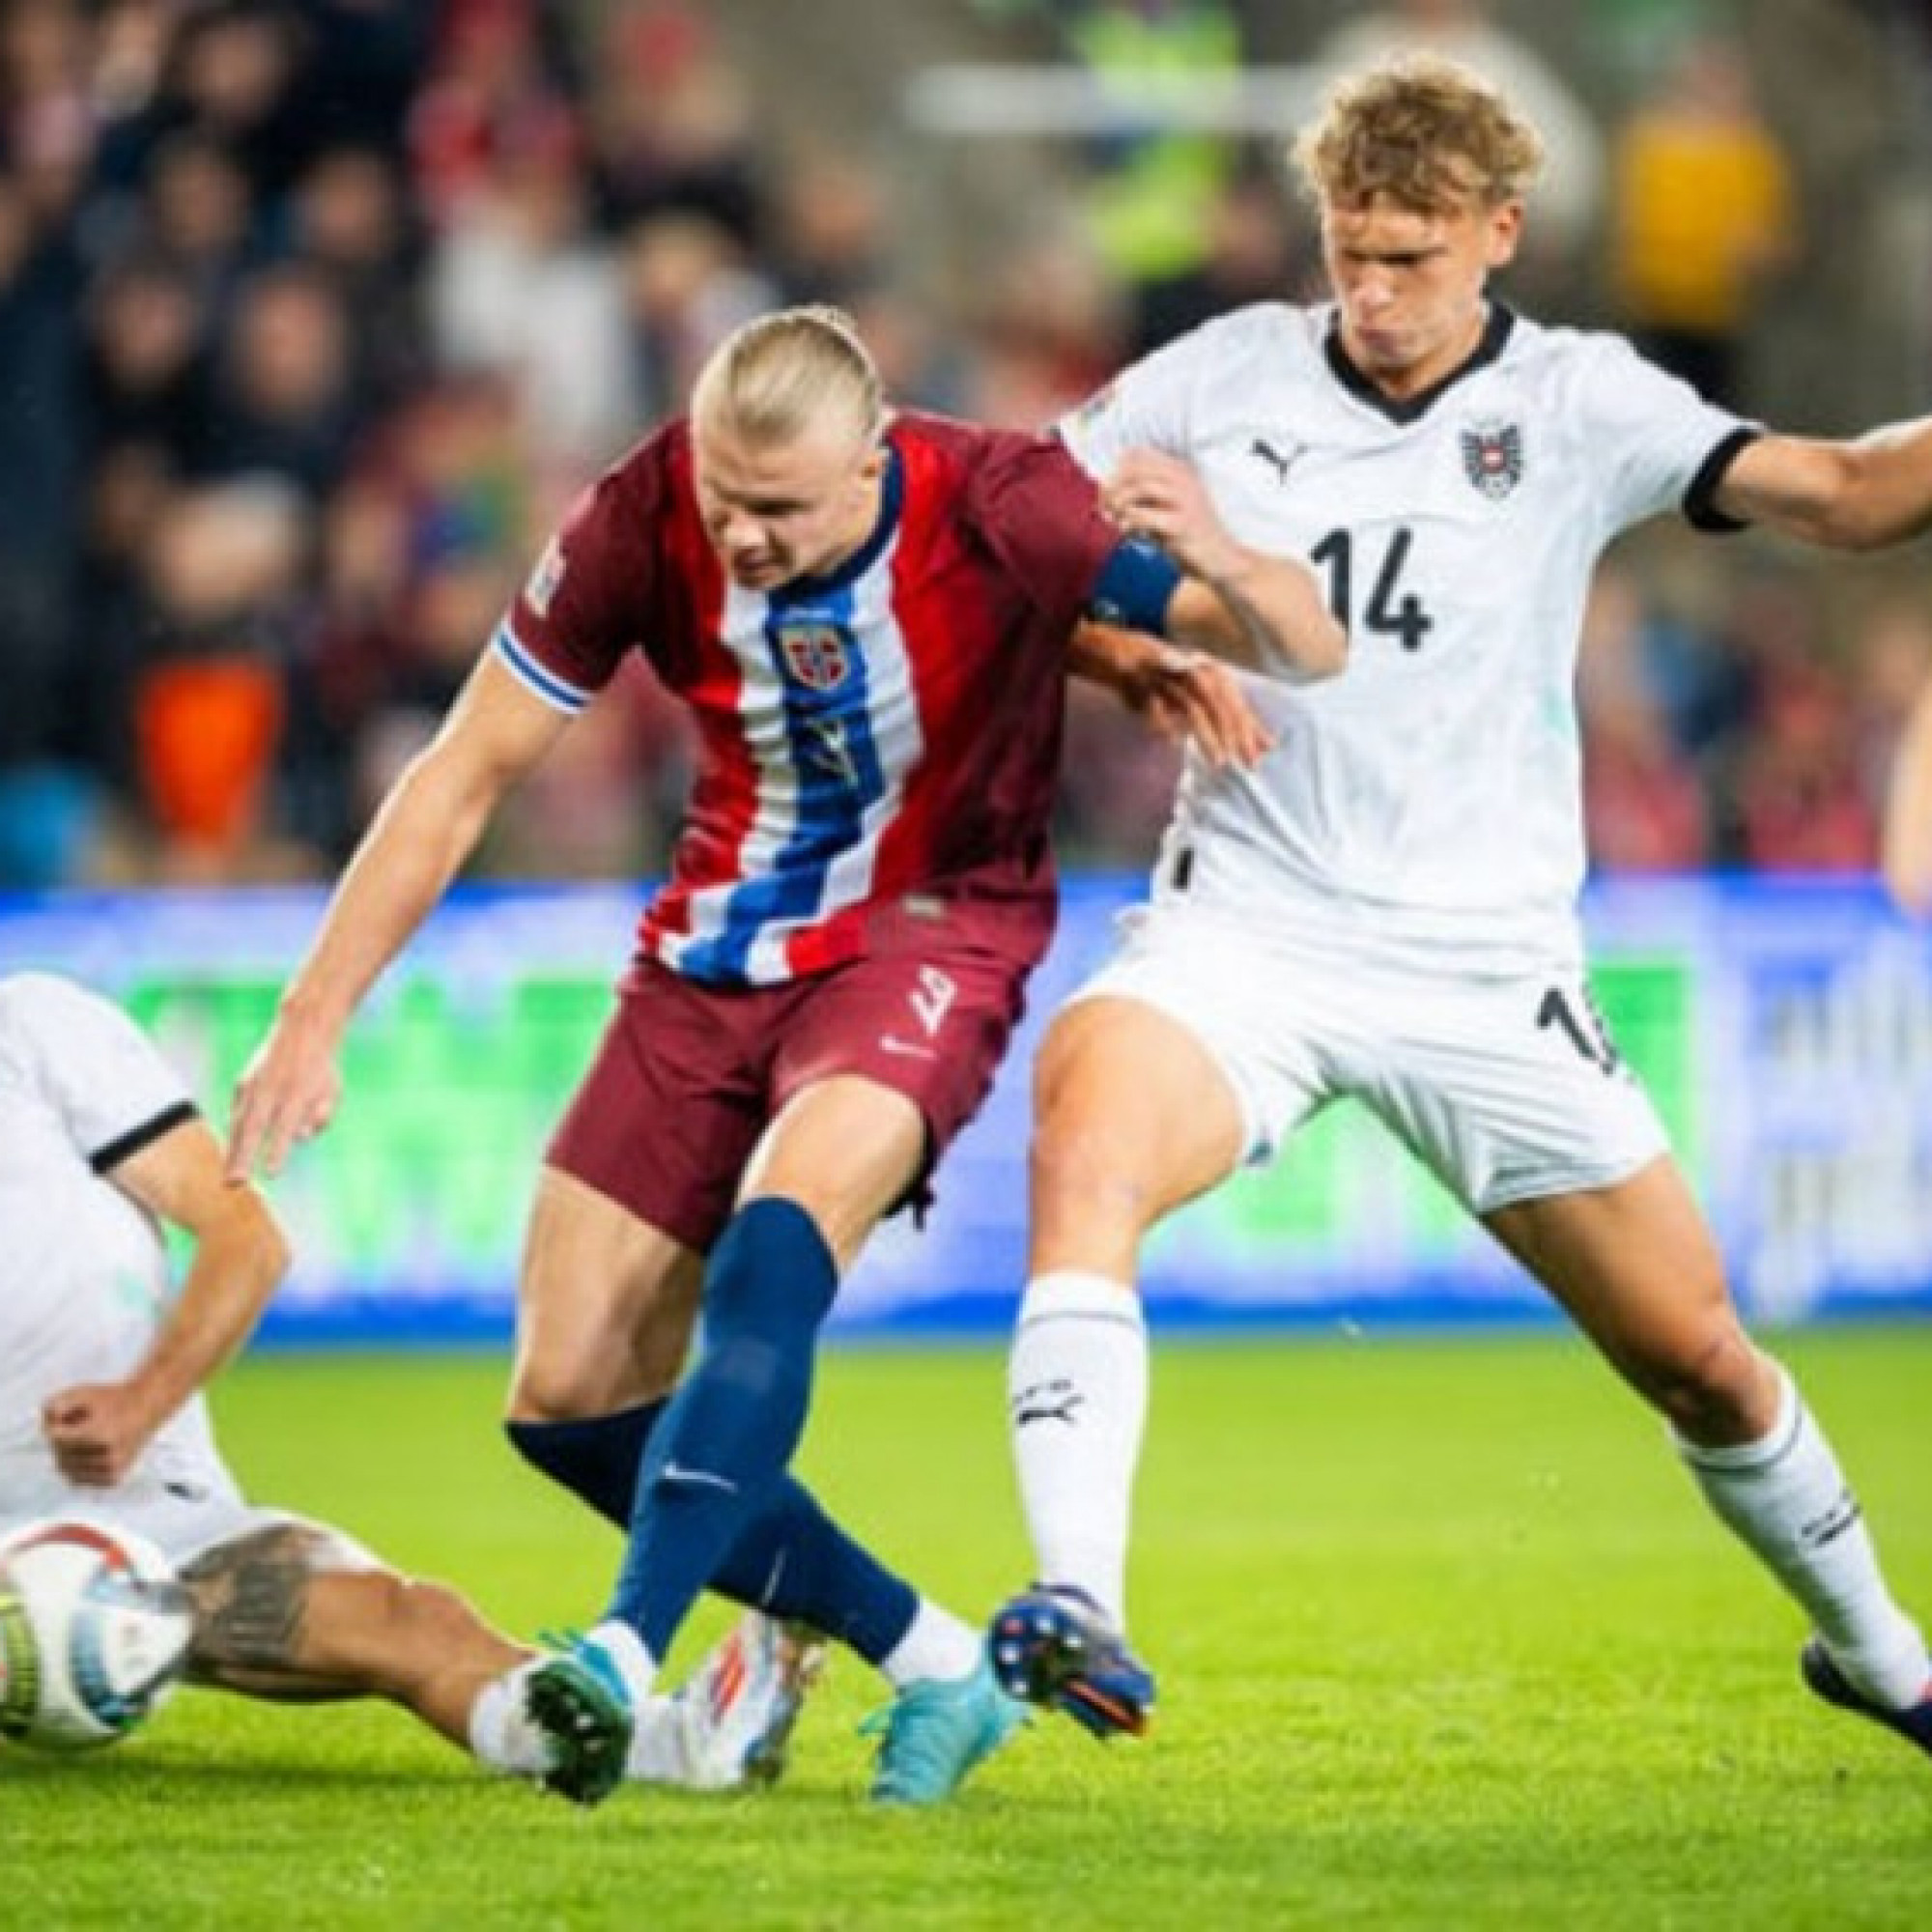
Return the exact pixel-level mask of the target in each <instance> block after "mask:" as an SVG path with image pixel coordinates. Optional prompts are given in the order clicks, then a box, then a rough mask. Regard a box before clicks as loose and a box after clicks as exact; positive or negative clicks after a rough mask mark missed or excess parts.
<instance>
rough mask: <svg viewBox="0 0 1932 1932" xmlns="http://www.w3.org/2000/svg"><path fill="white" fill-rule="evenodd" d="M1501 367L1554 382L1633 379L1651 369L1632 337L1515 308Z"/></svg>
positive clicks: (1533, 377)
mask: <svg viewBox="0 0 1932 1932" xmlns="http://www.w3.org/2000/svg"><path fill="white" fill-rule="evenodd" d="M1498 362H1499V366H1501V367H1502V368H1503V369H1505V370H1507V371H1509V372H1512V373H1514V374H1517V375H1520V376H1524V377H1527V378H1530V379H1531V380H1536V381H1542V382H1546V383H1548V384H1572V385H1575V384H1587V383H1603V382H1628V381H1631V380H1633V379H1634V378H1635V377H1636V376H1637V375H1638V374H1639V373H1640V372H1641V371H1642V370H1644V369H1647V368H1649V367H1650V364H1648V363H1647V362H1645V360H1644V358H1643V357H1642V355H1639V354H1638V352H1637V350H1636V347H1635V345H1634V343H1632V341H1631V340H1630V338H1629V337H1628V336H1626V335H1619V334H1618V333H1617V332H1616V331H1615V330H1614V329H1608V328H1577V327H1570V326H1568V325H1564V324H1550V323H1543V322H1538V321H1536V320H1535V319H1534V318H1533V317H1530V316H1526V315H1523V314H1520V313H1518V312H1513V313H1512V315H1511V317H1510V330H1509V337H1508V340H1507V341H1506V342H1505V343H1504V345H1503V352H1502V355H1500V357H1499V358H1498Z"/></svg>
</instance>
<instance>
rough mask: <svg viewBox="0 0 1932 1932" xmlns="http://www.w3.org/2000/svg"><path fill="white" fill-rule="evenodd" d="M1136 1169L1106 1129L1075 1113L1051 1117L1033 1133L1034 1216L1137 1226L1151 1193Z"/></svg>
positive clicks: (1030, 1157)
mask: <svg viewBox="0 0 1932 1932" xmlns="http://www.w3.org/2000/svg"><path fill="white" fill-rule="evenodd" d="M1137 1165H1138V1164H1137V1163H1136V1162H1135V1160H1134V1159H1133V1158H1132V1156H1131V1154H1130V1152H1129V1151H1128V1150H1127V1149H1125V1148H1123V1147H1122V1146H1121V1145H1120V1144H1119V1143H1118V1141H1117V1140H1116V1139H1115V1138H1114V1137H1113V1136H1112V1135H1110V1134H1109V1133H1107V1132H1106V1131H1105V1130H1104V1129H1096V1128H1095V1127H1094V1126H1093V1125H1092V1124H1090V1123H1089V1122H1084V1121H1082V1120H1080V1119H1079V1118H1077V1117H1076V1116H1075V1115H1073V1114H1072V1113H1070V1112H1055V1113H1049V1114H1046V1115H1044V1116H1043V1117H1042V1118H1041V1119H1040V1121H1039V1122H1038V1123H1037V1126H1036V1127H1035V1129H1034V1137H1033V1145H1032V1147H1031V1148H1030V1150H1029V1151H1028V1155H1027V1173H1028V1181H1029V1184H1030V1187H1031V1190H1032V1196H1033V1201H1034V1204H1035V1211H1036V1213H1037V1214H1042V1215H1048V1216H1052V1215H1058V1214H1065V1213H1078V1214H1080V1215H1082V1216H1083V1217H1086V1218H1090V1219H1098V1218H1101V1217H1104V1218H1106V1219H1107V1220H1109V1221H1121V1222H1125V1223H1132V1224H1135V1225H1138V1224H1139V1222H1140V1221H1141V1220H1142V1219H1143V1218H1144V1216H1143V1211H1142V1210H1143V1203H1144V1201H1145V1199H1146V1196H1147V1189H1146V1187H1145V1186H1144V1185H1143V1184H1142V1181H1141V1179H1140V1177H1139V1175H1138V1174H1137V1172H1136V1168H1137Z"/></svg>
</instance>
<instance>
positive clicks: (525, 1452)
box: [504, 1398, 919, 1664]
mask: <svg viewBox="0 0 1932 1932" xmlns="http://www.w3.org/2000/svg"><path fill="white" fill-rule="evenodd" d="M668 1406H670V1405H669V1403H668V1401H667V1400H665V1399H663V1398H660V1399H659V1400H658V1401H656V1402H645V1403H639V1404H638V1405H637V1406H635V1407H632V1408H623V1409H618V1410H617V1411H615V1412H614V1413H613V1414H611V1415H591V1416H582V1417H574V1418H572V1419H571V1420H569V1421H567V1422H509V1423H505V1424H504V1434H505V1435H508V1437H509V1438H510V1441H511V1443H512V1445H513V1446H514V1447H515V1448H516V1451H517V1453H518V1454H519V1455H520V1456H522V1457H523V1458H524V1460H525V1461H526V1462H527V1463H530V1464H531V1466H532V1467H534V1468H536V1469H539V1470H541V1471H542V1472H543V1474H545V1475H546V1476H548V1477H550V1478H551V1480H552V1481H553V1482H555V1483H559V1484H561V1485H562V1487H563V1488H565V1489H567V1490H569V1491H570V1492H572V1494H574V1495H577V1496H580V1497H582V1500H583V1501H584V1502H586V1503H588V1504H589V1505H590V1507H591V1508H592V1509H594V1510H595V1511H596V1512H597V1514H598V1515H599V1516H601V1517H603V1518H604V1519H605V1520H607V1521H610V1522H612V1523H615V1524H616V1526H617V1527H618V1528H619V1529H628V1528H629V1527H630V1522H631V1513H632V1510H633V1508H634V1506H635V1503H636V1498H637V1492H638V1475H639V1466H640V1464H641V1463H643V1460H644V1457H645V1455H646V1454H647V1453H648V1445H649V1444H650V1442H651V1440H652V1437H653V1435H654V1433H655V1430H656V1426H657V1422H658V1419H659V1417H661V1416H662V1415H663V1414H664V1412H665V1410H666V1409H667V1408H668ZM711 1587H712V1588H713V1589H714V1590H716V1591H717V1592H718V1594H719V1595H720V1596H721V1597H727V1598H729V1599H730V1600H731V1602H733V1603H735V1604H750V1605H754V1606H755V1607H757V1608H758V1609H761V1610H764V1611H767V1612H768V1613H769V1614H770V1615H772V1616H775V1617H786V1618H792V1617H795V1618H797V1619H798V1620H799V1621H801V1622H803V1623H808V1624H810V1625H811V1627H812V1628H813V1629H814V1630H819V1631H823V1632H824V1633H825V1634H826V1635H827V1636H830V1637H834V1638H836V1639H838V1641H839V1642H841V1643H846V1644H849V1645H850V1646H851V1647H852V1649H854V1650H855V1651H857V1652H858V1654H859V1655H860V1656H861V1657H863V1658H864V1659H865V1660H866V1662H867V1663H874V1664H876V1663H881V1662H884V1661H885V1659H886V1658H887V1657H888V1656H890V1655H891V1653H892V1652H893V1651H894V1650H895V1648H896V1647H897V1645H898V1642H899V1639H900V1638H901V1637H903V1636H904V1635H905V1634H906V1632H907V1631H909V1630H910V1629H911V1628H912V1620H913V1618H914V1616H915V1615H916V1614H917V1613H918V1610H919V1596H918V1593H917V1592H916V1591H915V1590H914V1589H913V1587H912V1585H911V1584H910V1583H907V1582H905V1581H904V1580H903V1579H901V1578H900V1577H895V1576H894V1574H893V1573H892V1572H891V1571H890V1570H888V1569H887V1568H886V1567H885V1566H884V1565H883V1564H882V1563H880V1562H879V1561H878V1559H877V1558H876V1557H874V1556H872V1555H871V1554H870V1552H869V1551H867V1550H866V1549H864V1548H861V1547H860V1546H859V1545H858V1544H857V1543H855V1542H854V1541H853V1540H852V1538H851V1537H849V1536H847V1535H846V1534H845V1532H844V1531H843V1530H842V1529H840V1528H839V1527H838V1524H837V1523H836V1522H834V1521H833V1520H832V1519H831V1518H830V1517H829V1516H828V1515H826V1513H825V1511H824V1509H823V1507H822V1506H821V1505H820V1504H819V1502H818V1499H817V1498H816V1497H815V1496H813V1495H812V1493H811V1492H810V1490H808V1489H807V1488H806V1487H805V1485H804V1484H803V1483H801V1482H800V1481H799V1480H798V1478H797V1477H795V1476H787V1477H785V1478H784V1480H783V1481H782V1482H781V1483H780V1485H779V1487H778V1491H777V1493H776V1494H775V1495H774V1496H773V1497H772V1499H771V1501H770V1503H769V1504H768V1505H767V1506H766V1508H765V1509H763V1510H762V1511H760V1512H759V1514H758V1517H757V1520H755V1521H753V1522H751V1523H748V1524H747V1525H746V1527H745V1529H744V1531H743V1533H742V1534H741V1535H740V1536H739V1538H738V1540H737V1541H736V1542H735V1543H734V1544H733V1545H732V1546H731V1548H730V1549H729V1550H728V1551H726V1553H725V1560H724V1562H723V1563H721V1564H720V1565H719V1569H718V1574H717V1575H716V1576H715V1577H712V1579H711Z"/></svg>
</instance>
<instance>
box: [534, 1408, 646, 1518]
mask: <svg viewBox="0 0 1932 1932" xmlns="http://www.w3.org/2000/svg"><path fill="white" fill-rule="evenodd" d="M668 1406H670V1405H669V1400H668V1398H667V1397H663V1396H660V1397H659V1398H658V1400H657V1401H656V1402H640V1403H639V1404H638V1406H636V1407H635V1408H620V1409H618V1410H617V1411H616V1413H615V1414H613V1415H587V1416H582V1417H573V1418H572V1419H571V1420H570V1421H568V1422H506V1423H504V1425H503V1434H504V1435H507V1436H508V1437H509V1438H510V1444H511V1447H513V1448H514V1449H515V1450H516V1452H517V1454H518V1455H520V1456H521V1457H522V1458H523V1459H524V1461H525V1462H526V1463H529V1464H530V1465H531V1466H532V1467H533V1468H537V1469H541V1470H542V1471H543V1473H544V1474H545V1475H546V1476H548V1477H549V1478H550V1479H551V1481H552V1482H554V1483H560V1484H562V1486H563V1487H564V1488H565V1489H566V1490H568V1491H570V1492H571V1493H572V1494H573V1495H577V1496H582V1498H583V1500H584V1501H585V1502H587V1503H588V1504H589V1505H590V1507H591V1508H592V1509H594V1510H595V1511H596V1512H597V1514H598V1515H599V1516H601V1517H603V1518H605V1519H606V1520H608V1521H611V1522H614V1523H615V1524H616V1525H617V1527H618V1528H619V1529H626V1528H628V1527H629V1526H630V1521H631V1510H632V1507H633V1505H634V1504H635V1503H636V1501H637V1495H638V1467H639V1464H640V1463H642V1462H643V1460H644V1445H645V1444H646V1443H647V1442H649V1440H650V1439H651V1432H652V1431H653V1430H654V1429H655V1428H656V1427H657V1421H658V1417H659V1416H661V1415H662V1414H663V1413H664V1412H665V1410H666V1409H667V1408H668Z"/></svg>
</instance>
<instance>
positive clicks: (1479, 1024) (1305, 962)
mask: <svg viewBox="0 0 1932 1932" xmlns="http://www.w3.org/2000/svg"><path fill="white" fill-rule="evenodd" d="M1122 926H1123V930H1124V933H1125V938H1124V942H1123V944H1122V947H1121V950H1120V951H1119V952H1117V953H1116V954H1115V955H1114V957H1113V958H1112V959H1111V960H1110V961H1109V962H1108V963H1107V964H1106V965H1105V966H1103V967H1102V968H1101V969H1100V971H1099V972H1098V973H1097V974H1095V975H1094V978H1093V979H1091V980H1088V981H1087V982H1086V983H1085V984H1084V985H1083V986H1081V987H1080V989H1079V990H1078V991H1077V992H1076V993H1075V994H1074V995H1073V999H1074V1000H1087V999H1093V998H1094V997H1096V996H1098V995H1102V994H1112V995H1116V996H1119V997H1122V998H1126V999H1133V1000H1140V1001H1143V1002H1145V1003H1146V1004H1147V1005H1148V1006H1151V1007H1152V1008H1154V1009H1157V1010H1158V1011H1160V1012H1162V1013H1165V1014H1166V1015H1167V1016H1168V1017H1169V1018H1170V1019H1173V1020H1176V1021H1178V1022H1179V1024H1180V1025H1181V1026H1183V1027H1185V1028H1186V1029H1187V1031H1188V1032H1189V1033H1191V1034H1192V1035H1193V1036H1194V1037H1195V1038H1197V1039H1198V1040H1199V1041H1200V1042H1201V1044H1202V1045H1203V1046H1204V1047H1206V1048H1207V1050H1208V1054H1209V1056H1210V1057H1211V1058H1212V1059H1213V1061H1214V1063H1215V1065H1218V1066H1219V1067H1220V1069H1221V1071H1222V1073H1223V1075H1224V1076H1225V1077H1226V1079H1227V1082H1228V1085H1229V1086H1230V1088H1231V1089H1232V1090H1233V1091H1234V1094H1235V1098H1236V1104H1237V1105H1238V1107H1239V1108H1240V1113H1241V1121H1242V1127H1243V1131H1244V1136H1245V1141H1246V1149H1245V1159H1246V1161H1247V1162H1248V1164H1250V1165H1254V1166H1262V1165H1265V1164H1266V1163H1267V1162H1269V1161H1271V1160H1272V1159H1273V1158H1274V1156H1275V1154H1276V1152H1277V1151H1279V1150H1280V1148H1281V1146H1282V1144H1283V1142H1284V1141H1285V1140H1286V1139H1287V1138H1288V1136H1289V1135H1290V1134H1291V1133H1293V1131H1294V1129H1295V1128H1296V1127H1298V1126H1300V1125H1301V1124H1302V1122H1305V1121H1308V1120H1310V1119H1312V1118H1313V1117H1314V1116H1315V1115H1316V1114H1317V1113H1319V1112H1320V1111H1321V1109H1322V1108H1323V1107H1325V1106H1326V1105H1327V1104H1328V1103H1329V1102H1330V1101H1331V1100H1339V1099H1345V1098H1353V1099H1356V1100H1359V1101H1360V1102H1361V1103H1362V1104H1363V1105H1364V1106H1365V1107H1367V1108H1368V1109H1369V1110H1370V1111H1371V1112H1372V1113H1374V1114H1375V1115H1376V1116H1377V1117H1378V1119H1379V1120H1381V1121H1382V1122H1384V1123H1385V1124H1386V1125H1387V1126H1388V1127H1389V1129H1390V1130H1391V1131H1392V1132H1393V1133H1394V1134H1395V1135H1396V1137H1397V1138H1398V1139H1399V1140H1400V1141H1401V1142H1402V1143H1403V1144H1404V1145H1405V1146H1406V1148H1408V1150H1409V1151H1411V1152H1412V1153H1413V1154H1414V1155H1415V1156H1416V1158H1417V1159H1419V1160H1420V1161H1422V1162H1423V1164H1424V1165H1425V1166H1427V1167H1428V1168H1429V1169H1430V1170H1431V1171H1432V1172H1433V1173H1434V1174H1435V1176H1436V1177H1437V1178H1438V1179H1440V1180H1441V1181H1442V1183H1443V1185H1444V1186H1446V1187H1447V1188H1448V1189H1449V1190H1450V1192H1451V1193H1453V1194H1454V1195H1455V1196H1456V1197H1457V1199H1458V1200H1460V1201H1461V1202H1462V1203H1463V1205H1464V1206H1465V1207H1466V1208H1469V1209H1470V1210H1471V1211H1472V1212H1474V1213H1477V1214H1485V1213H1489V1212H1491V1211H1492V1209H1495V1208H1506V1207H1508V1206H1509V1205H1510V1204H1511V1203H1512V1202H1516V1201H1529V1200H1535V1199H1539V1198H1541V1197H1544V1196H1547V1195H1552V1194H1570V1193H1576V1192H1579V1191H1581V1190H1583V1189H1587V1188H1594V1187H1608V1186H1612V1185H1614V1184H1615V1183H1616V1182H1618V1181H1620V1180H1627V1179H1630V1177H1631V1176H1632V1175H1634V1174H1635V1173H1636V1172H1637V1171H1638V1170H1639V1169H1640V1168H1643V1167H1646V1166H1648V1165H1649V1164H1650V1162H1651V1161H1653V1160H1654V1159H1656V1157H1657V1156H1658V1155H1659V1154H1661V1153H1663V1152H1666V1151H1668V1146H1669V1143H1668V1141H1667V1139H1666V1137H1665V1135H1664V1131H1663V1123H1662V1121H1660V1120H1659V1119H1658V1115H1657V1109H1656V1108H1655V1107H1654V1106H1653V1105H1652V1104H1651V1100H1650V1096H1649V1095H1648V1094H1646V1093H1645V1092H1644V1090H1643V1088H1642V1086H1641V1085H1640V1084H1639V1082H1638V1081H1637V1079H1636V1077H1635V1075H1634V1073H1632V1071H1631V1069H1630V1068H1629V1066H1627V1065H1625V1064H1624V1062H1623V1060H1622V1058H1621V1056H1620V1055H1619V1054H1618V1053H1617V1050H1616V1047H1615V1045H1614V1043H1613V1042H1612V1041H1611V1039H1610V1037H1609V1035H1608V1033H1607V1031H1606V1030H1605V1027H1604V1024H1603V1021H1602V1019H1601V1017H1600V1016H1599V1015H1598V1013H1597V1010H1596V1007H1595V1005H1594V1003H1593V1002H1592V1000H1591V998H1590V994H1589V990H1588V987H1587V985H1586V984H1585V982H1584V980H1583V979H1582V976H1581V974H1580V973H1579V972H1577V970H1575V969H1574V968H1562V967H1559V968H1554V969H1549V968H1544V969H1539V970H1538V971H1535V972H1530V973H1525V974H1523V975H1522V976H1520V977H1498V976H1495V975H1493V974H1484V975H1462V976H1459V975H1458V974H1457V973H1456V972H1455V970H1454V968H1453V964H1449V963H1445V964H1444V965H1443V966H1442V967H1441V968H1439V969H1438V970H1435V971H1432V972H1428V973H1423V972H1419V971H1415V970H1413V969H1410V968H1406V967H1404V966H1402V965H1399V964H1391V963H1390V962H1388V961H1386V960H1380V959H1378V960H1375V961H1373V962H1371V961H1368V960H1365V959H1363V958H1361V957H1358V956H1348V955H1342V954H1337V955H1336V956H1334V957H1330V958H1321V957H1317V956H1315V955H1313V954H1311V953H1307V952H1299V951H1296V950H1294V949H1292V948H1285V947H1282V946H1280V945H1279V944H1278V943H1265V942H1263V941H1259V940H1257V939H1256V938H1255V936H1254V935H1253V934H1252V933H1251V932H1248V931H1245V930H1243V929H1242V928H1241V927H1239V926H1238V925H1236V924H1235V923H1232V922H1230V921H1229V920H1227V919H1226V918H1224V917H1221V916H1218V915H1214V914H1208V913H1204V912H1202V911H1200V910H1199V909H1197V908H1194V907H1189V906H1186V905H1176V904H1166V905H1160V906H1151V907H1144V908H1141V909H1139V910H1137V911H1136V912H1134V913H1131V914H1129V915H1128V916H1127V918H1126V919H1125V920H1124V921H1123V922H1122Z"/></svg>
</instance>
